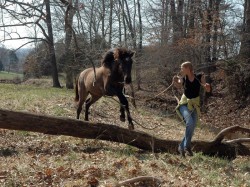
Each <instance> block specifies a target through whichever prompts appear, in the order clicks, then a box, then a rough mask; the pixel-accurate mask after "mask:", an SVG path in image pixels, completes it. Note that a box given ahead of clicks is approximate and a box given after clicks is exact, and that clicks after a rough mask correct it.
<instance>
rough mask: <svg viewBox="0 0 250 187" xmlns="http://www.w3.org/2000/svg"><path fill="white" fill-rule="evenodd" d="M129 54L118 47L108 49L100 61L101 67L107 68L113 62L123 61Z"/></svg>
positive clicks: (126, 50)
mask: <svg viewBox="0 0 250 187" xmlns="http://www.w3.org/2000/svg"><path fill="white" fill-rule="evenodd" d="M129 54H130V52H129V50H128V49H126V48H122V47H120V48H114V49H110V50H109V51H107V52H106V53H105V55H104V57H103V59H102V61H101V65H104V66H108V67H109V66H110V65H112V63H113V62H118V61H119V59H123V58H124V57H126V56H127V55H129Z"/></svg>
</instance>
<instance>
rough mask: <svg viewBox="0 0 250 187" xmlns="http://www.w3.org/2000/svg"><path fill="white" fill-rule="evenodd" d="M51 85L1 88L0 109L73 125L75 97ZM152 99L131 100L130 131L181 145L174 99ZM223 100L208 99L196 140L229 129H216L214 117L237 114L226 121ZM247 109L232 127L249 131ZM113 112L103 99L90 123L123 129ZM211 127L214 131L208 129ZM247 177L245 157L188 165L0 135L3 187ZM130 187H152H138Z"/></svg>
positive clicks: (99, 146)
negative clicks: (56, 118)
mask: <svg viewBox="0 0 250 187" xmlns="http://www.w3.org/2000/svg"><path fill="white" fill-rule="evenodd" d="M41 82H42V83H41ZM50 85H51V84H50V81H46V80H29V82H25V83H23V84H0V95H1V97H0V102H1V108H3V109H9V110H15V111H28V112H33V113H41V114H47V115H53V116H64V117H69V118H75V117H76V108H75V103H74V102H73V99H74V91H73V90H67V89H65V88H63V89H56V88H51V87H50ZM159 91H160V89H159ZM157 93H158V92H157V91H156V92H151V93H150V92H143V93H142V91H139V92H137V93H136V97H137V98H138V102H137V109H135V108H134V107H132V106H131V107H130V108H131V114H132V117H133V118H134V119H135V120H136V121H137V122H138V124H135V128H136V129H137V130H141V131H146V132H148V133H150V134H152V135H155V136H158V137H161V138H164V139H175V140H181V138H182V136H183V133H184V129H185V128H184V126H183V125H182V123H181V122H180V121H179V120H178V119H177V118H176V116H175V115H174V113H173V109H174V106H175V104H176V103H175V102H176V101H175V99H174V98H173V97H172V94H171V92H170V94H168V95H167V93H166V97H163V96H161V97H160V98H157V99H156V100H154V101H150V102H149V101H147V100H148V99H150V98H152V96H153V95H156V94H157ZM215 93H216V92H215ZM223 97H224V96H223V95H220V94H215V95H214V96H213V98H210V100H209V101H208V103H209V104H208V105H209V107H208V111H207V113H203V115H202V120H203V122H205V123H204V126H201V127H200V128H197V129H196V131H195V135H194V139H197V140H211V139H212V138H213V137H214V136H215V134H216V132H217V131H218V130H220V129H222V128H224V127H226V126H230V125H232V124H233V125H234V123H233V122H231V121H228V122H227V121H225V125H224V123H217V122H216V120H219V119H220V118H219V116H221V117H223V118H224V116H225V117H226V116H230V114H232V115H233V114H234V113H235V112H234V111H231V112H230V110H229V111H228V112H229V113H226V107H225V105H223V104H222V103H220V102H223V101H224V100H223ZM115 99H116V98H115ZM227 102H228V101H227ZM230 102H231V101H230ZM211 103H212V104H211ZM218 103H219V105H217V104H218ZM227 104H228V103H227ZM230 106H234V105H230ZM217 107H222V108H221V109H220V111H222V113H220V112H218V111H215V109H217ZM223 107H225V111H224V110H223ZM247 109H248V108H238V111H237V115H238V118H239V119H238V120H237V122H239V123H241V124H243V125H244V124H245V125H246V127H247V126H248V124H249V123H248V121H247V120H249V110H247ZM118 111H119V104H118V103H117V102H116V101H115V100H113V99H112V98H108V97H107V98H102V99H101V100H99V101H98V102H97V103H96V104H95V105H94V106H93V107H92V108H91V110H90V120H91V121H93V122H102V123H109V124H114V125H119V126H121V127H124V128H127V123H123V122H120V121H119V113H118ZM244 112H245V113H244ZM211 113H213V115H212V114H211ZM222 114H223V115H222ZM240 114H241V115H240ZM235 116H236V114H235ZM81 117H83V113H82V114H81ZM221 121H222V120H221ZM215 122H216V123H215ZM222 124H223V125H222ZM220 125H222V126H220ZM239 125H240V124H239ZM245 125H244V126H245ZM213 126H216V128H215V129H213V128H211V127H213ZM248 127H249V126H248ZM249 173H250V158H249V157H241V156H238V157H237V158H236V159H234V160H226V159H222V158H216V157H207V156H204V155H202V154H201V153H195V155H194V156H193V157H186V158H182V157H180V156H179V155H172V154H169V153H153V152H145V151H143V150H139V149H137V148H134V147H131V146H128V145H124V144H118V143H112V142H106V141H99V140H87V139H80V138H74V137H68V136H52V135H44V134H39V133H31V132H25V131H11V130H5V129H1V130H0V186H69V187H73V186H74V187H77V186H79V187H80V186H81V187H82V186H86V187H87V186H90V185H91V184H92V186H95V185H97V184H99V186H102V187H110V186H115V184H116V183H117V182H118V181H123V180H126V179H129V178H132V177H135V176H144V175H147V176H154V177H157V178H159V179H160V180H161V185H160V186H164V187H165V186H183V187H184V186H199V187H200V186H213V187H214V186H218V187H219V186H225V187H227V186H242V187H247V186H250V183H249V181H250V174H249ZM135 186H154V185H153V184H152V183H151V184H149V183H147V184H146V183H144V184H142V183H140V184H139V183H137V184H136V185H135ZM155 186H159V185H156V184H155Z"/></svg>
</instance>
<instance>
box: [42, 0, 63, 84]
mask: <svg viewBox="0 0 250 187" xmlns="http://www.w3.org/2000/svg"><path fill="white" fill-rule="evenodd" d="M44 2H45V6H46V24H47V29H48V37H49V41H48V45H49V53H50V62H51V68H52V70H51V71H52V79H53V87H57V88H60V87H61V85H60V82H59V79H58V70H57V64H56V54H55V46H54V38H53V29H52V22H51V13H50V0H45V1H44Z"/></svg>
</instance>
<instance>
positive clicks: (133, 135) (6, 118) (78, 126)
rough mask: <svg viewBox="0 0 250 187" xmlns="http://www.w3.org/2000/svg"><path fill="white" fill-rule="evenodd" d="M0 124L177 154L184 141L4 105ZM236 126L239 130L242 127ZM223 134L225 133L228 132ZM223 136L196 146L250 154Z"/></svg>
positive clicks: (215, 152) (204, 150) (227, 153)
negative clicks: (19, 109) (33, 112)
mask: <svg viewBox="0 0 250 187" xmlns="http://www.w3.org/2000/svg"><path fill="white" fill-rule="evenodd" d="M0 128H4V129H10V130H22V131H31V132H38V133H44V134H50V135H67V136H73V137H79V138H87V139H98V140H106V141H111V142H118V143H123V144H128V145H131V146H134V147H137V148H139V149H143V150H146V151H152V152H169V153H173V154H175V153H177V147H178V145H179V143H180V141H178V140H166V139H160V138H157V137H154V136H152V135H150V134H147V133H145V132H142V131H138V130H134V131H131V130H128V129H125V128H122V127H119V126H118V125H110V124H104V123H92V122H87V121H81V120H76V119H71V118H64V117H55V116H48V115H41V114H32V113H27V112H16V111H9V110H2V109H1V110H0ZM235 129H237V130H239V129H240V127H239V128H235ZM230 132H231V131H230ZM222 134H223V135H225V132H223V133H222ZM222 139H223V138H222V135H220V136H219V140H220V141H218V138H217V139H216V141H193V150H194V151H195V152H202V153H203V154H206V155H211V156H220V157H227V158H230V159H231V158H235V157H236V153H238V154H240V155H250V151H249V149H248V148H247V147H246V146H244V145H242V144H240V143H230V142H229V143H227V142H223V141H222ZM237 145H239V146H237ZM239 149H240V150H239Z"/></svg>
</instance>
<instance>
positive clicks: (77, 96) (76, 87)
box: [75, 77, 79, 102]
mask: <svg viewBox="0 0 250 187" xmlns="http://www.w3.org/2000/svg"><path fill="white" fill-rule="evenodd" d="M78 79H79V77H76V78H75V93H76V95H75V102H78V101H79V93H78Z"/></svg>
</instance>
